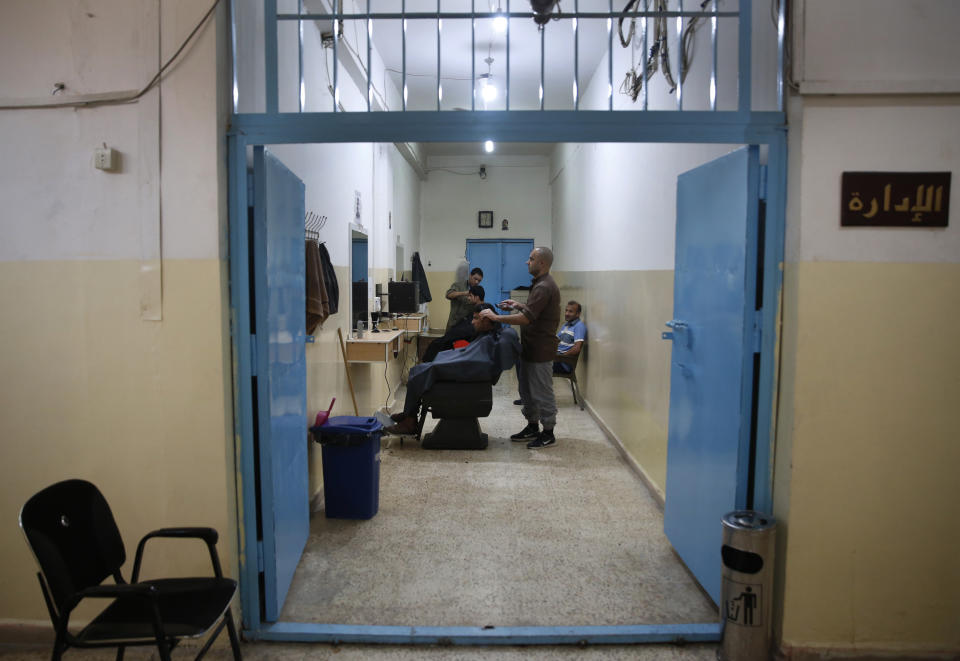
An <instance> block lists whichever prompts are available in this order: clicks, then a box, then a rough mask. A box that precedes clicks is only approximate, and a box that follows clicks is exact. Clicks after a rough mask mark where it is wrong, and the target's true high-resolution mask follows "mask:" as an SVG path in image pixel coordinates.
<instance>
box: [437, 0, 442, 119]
mask: <svg viewBox="0 0 960 661" xmlns="http://www.w3.org/2000/svg"><path fill="white" fill-rule="evenodd" d="M442 21H443V19H442V18H440V0H437V110H440V98H441V97H442V96H443V88H442V87H441V85H440V28H441V26H442V25H443V23H442Z"/></svg>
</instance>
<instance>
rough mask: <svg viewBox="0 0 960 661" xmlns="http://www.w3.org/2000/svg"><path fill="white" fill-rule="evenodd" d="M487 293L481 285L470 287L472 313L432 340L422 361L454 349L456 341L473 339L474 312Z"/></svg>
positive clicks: (474, 333) (474, 332)
mask: <svg viewBox="0 0 960 661" xmlns="http://www.w3.org/2000/svg"><path fill="white" fill-rule="evenodd" d="M485 295H486V292H484V290H483V287H482V286H481V285H473V286H472V287H470V295H469V296H468V297H467V298H468V300H469V301H470V302H471V303H472V304H473V307H472V308H471V311H470V314H468V315H467V316H465V317H463V318H462V319H460V320H458V321H457V323H455V324H454V325H453V326H451V327H450V329H449V330H447V332H446V333H444V334H443V337H438V338H437V339H435V340H434V341H433V342H431V343H430V345H429V346H428V347H427V350H426V351H424V352H423V358H421V359H420V362H421V363H429V362H433V359H434V358H436V357H437V354H438V353H440V352H441V351H446V350H447V349H452V348H453V345H454V342H457V341H459V340H465V341H467V342H471V341H473V338H474V337H476V335H477V331H476V329H475V328H474V324H473V318H474V314H475V313H476V312H477V309H478V308H477V305H479V304H480V303H483V298H484V296H485ZM491 307H492V306H491Z"/></svg>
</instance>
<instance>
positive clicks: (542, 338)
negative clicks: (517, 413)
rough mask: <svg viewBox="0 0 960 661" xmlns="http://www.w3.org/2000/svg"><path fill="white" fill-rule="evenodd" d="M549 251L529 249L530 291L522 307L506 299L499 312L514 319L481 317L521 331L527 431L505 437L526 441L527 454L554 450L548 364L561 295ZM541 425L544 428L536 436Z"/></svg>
mask: <svg viewBox="0 0 960 661" xmlns="http://www.w3.org/2000/svg"><path fill="white" fill-rule="evenodd" d="M552 265H553V251H552V250H550V248H543V247H541V248H534V249H533V251H531V253H530V257H529V259H527V270H528V271H530V275H532V276H533V285H532V286H531V287H530V295H529V296H528V297H527V302H526V303H518V302H516V301H514V300H513V299H507V300H505V301H503V302H501V303H500V306H499V307H500V308H502V309H504V310H512V311H513V314H508V315H498V314H497V313H495V312H494V311H493V310H484V311H483V312H481V313H480V315H481V316H483V317H489V318H491V319H493V320H494V321H499V322H502V323H505V324H510V325H512V326H521V329H520V344H521V350H520V362H519V364H518V365H517V378H518V379H519V381H520V399H522V400H523V417H525V418H526V419H527V426H526V427H524V428H523V429H522V430H521V431H520V432H519V433H516V434H514V435H513V436H511V437H510V440H512V441H515V442H520V441H529V442H528V443H527V447H528V448H547V447H551V446H553V445H556V444H557V440H556V438H555V437H554V435H553V428H554V426H555V425H556V423H557V401H556V399H555V398H554V396H553V361H554V359H555V358H556V355H557V342H558V340H557V327H558V326H559V325H560V316H561V315H560V289H559V288H558V287H557V283H556V282H554V280H553V276H551V275H550V267H551V266H552ZM540 425H543V430H542V431H541V429H540Z"/></svg>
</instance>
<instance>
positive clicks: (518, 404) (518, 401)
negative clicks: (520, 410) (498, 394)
mask: <svg viewBox="0 0 960 661" xmlns="http://www.w3.org/2000/svg"><path fill="white" fill-rule="evenodd" d="M513 403H514V404H515V405H517V406H520V405H521V404H523V400H522V399H515V400H513Z"/></svg>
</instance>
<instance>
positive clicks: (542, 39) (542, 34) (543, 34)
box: [540, 30, 547, 110]
mask: <svg viewBox="0 0 960 661" xmlns="http://www.w3.org/2000/svg"><path fill="white" fill-rule="evenodd" d="M546 34H547V31H546V30H540V110H543V97H544V96H545V95H546V90H544V89H543V61H544V57H545V54H544V45H545V40H546Z"/></svg>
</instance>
